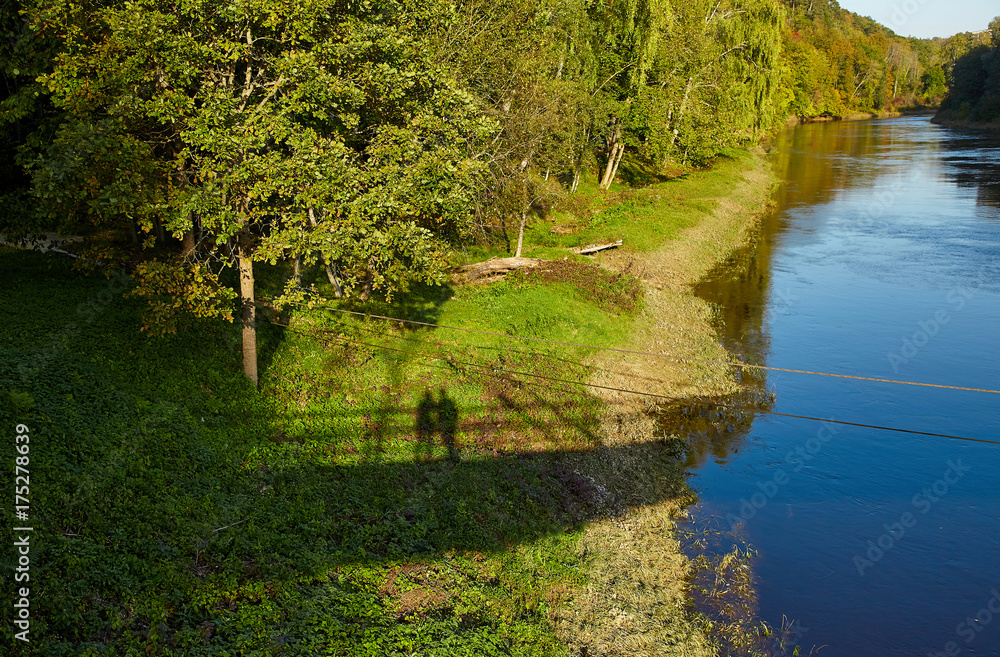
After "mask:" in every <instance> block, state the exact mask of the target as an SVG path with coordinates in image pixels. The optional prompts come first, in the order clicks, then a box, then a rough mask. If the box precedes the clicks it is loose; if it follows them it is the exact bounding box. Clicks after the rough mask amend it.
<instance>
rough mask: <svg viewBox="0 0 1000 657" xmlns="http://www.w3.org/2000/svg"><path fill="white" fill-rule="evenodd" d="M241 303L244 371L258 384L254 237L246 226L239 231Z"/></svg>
mask: <svg viewBox="0 0 1000 657" xmlns="http://www.w3.org/2000/svg"><path fill="white" fill-rule="evenodd" d="M239 249H240V253H239V263H240V305H241V306H242V311H243V312H242V317H241V319H242V324H243V373H244V374H246V377H247V378H248V379H250V380H251V381H253V384H254V386H256V385H257V312H256V307H255V306H254V290H253V238H252V237H251V235H250V229H249V228H248V227H246V226H244V227H243V229H242V230H240V233H239Z"/></svg>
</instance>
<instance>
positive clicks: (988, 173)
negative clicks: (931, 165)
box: [944, 132, 1000, 207]
mask: <svg viewBox="0 0 1000 657" xmlns="http://www.w3.org/2000/svg"><path fill="white" fill-rule="evenodd" d="M960 134H961V136H960V137H956V138H952V139H948V140H947V141H945V142H944V146H945V148H946V152H947V153H949V156H948V157H947V158H946V162H947V166H946V167H945V171H946V175H947V176H948V178H949V179H950V180H952V181H953V182H954V183H955V184H956V185H958V186H959V187H966V188H973V189H975V190H976V203H977V204H978V205H987V206H993V207H1000V138H998V137H997V136H996V135H992V134H987V133H967V132H963V133H960Z"/></svg>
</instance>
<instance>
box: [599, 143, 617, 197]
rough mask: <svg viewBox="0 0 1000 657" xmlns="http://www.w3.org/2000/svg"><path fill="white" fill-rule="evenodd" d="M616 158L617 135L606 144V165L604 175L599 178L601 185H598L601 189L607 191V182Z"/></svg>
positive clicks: (608, 184)
mask: <svg viewBox="0 0 1000 657" xmlns="http://www.w3.org/2000/svg"><path fill="white" fill-rule="evenodd" d="M616 157H618V135H617V134H615V135H614V136H613V137H612V138H611V140H610V142H609V144H608V163H607V165H606V166H605V167H604V175H603V176H601V184H600V185H599V186H600V187H601V188H602V189H607V188H608V187H609V186H610V183H609V182H608V180H609V179H610V178H611V169H612V168H613V167H614V166H615V158H616Z"/></svg>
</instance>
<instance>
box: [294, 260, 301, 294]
mask: <svg viewBox="0 0 1000 657" xmlns="http://www.w3.org/2000/svg"><path fill="white" fill-rule="evenodd" d="M292 278H294V279H295V285H296V286H297V287H301V286H302V256H300V255H297V256H295V259H294V260H292Z"/></svg>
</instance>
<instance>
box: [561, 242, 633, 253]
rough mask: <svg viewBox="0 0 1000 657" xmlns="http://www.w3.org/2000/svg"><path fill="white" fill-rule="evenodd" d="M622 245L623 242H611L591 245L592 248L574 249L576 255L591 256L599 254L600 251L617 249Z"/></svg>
mask: <svg viewBox="0 0 1000 657" xmlns="http://www.w3.org/2000/svg"><path fill="white" fill-rule="evenodd" d="M621 245H622V240H618V241H617V242H609V243H608V244H591V245H590V246H584V247H582V248H579V249H573V252H574V253H578V254H579V255H590V254H592V253H597V252H598V251H603V250H604V249H616V248H618V247H619V246H621Z"/></svg>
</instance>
